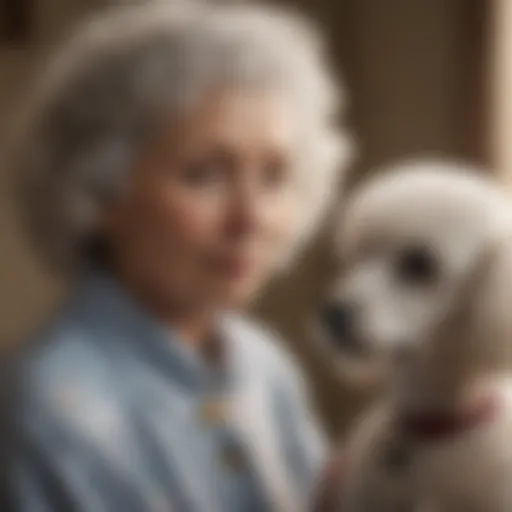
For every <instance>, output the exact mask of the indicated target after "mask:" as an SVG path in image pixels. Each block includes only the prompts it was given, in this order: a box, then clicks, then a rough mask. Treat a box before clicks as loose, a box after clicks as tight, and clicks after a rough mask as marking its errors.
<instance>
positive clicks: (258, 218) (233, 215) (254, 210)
mask: <svg viewBox="0 0 512 512" xmlns="http://www.w3.org/2000/svg"><path fill="white" fill-rule="evenodd" d="M268 213H269V212H268V211H267V209H266V208H265V200H264V198H263V197H262V195H261V194H259V193H258V191H256V190H246V191H243V192H239V193H237V197H236V199H235V200H234V201H233V204H232V207H231V211H230V230H231V233H232V235H234V236H247V235H250V234H253V233H254V232H257V231H258V230H259V229H261V227H262V226H263V225H264V223H265V219H266V217H267V215H268Z"/></svg>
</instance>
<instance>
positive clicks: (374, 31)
mask: <svg viewBox="0 0 512 512" xmlns="http://www.w3.org/2000/svg"><path fill="white" fill-rule="evenodd" d="M294 3H296V2H294ZM300 3H301V4H302V6H303V7H304V8H305V9H308V10H309V11H312V12H314V13H315V15H316V16H318V18H319V19H320V20H322V21H324V22H325V23H326V26H327V27H328V28H329V30H330V33H331V36H332V39H333V41H334V49H335V54H336V59H335V60H336V61H337V62H342V63H343V65H344V66H343V67H344V68H345V71H346V72H345V75H346V81H347V83H348V85H349V87H350V89H351V96H352V98H353V102H352V108H351V110H350V112H349V114H348V118H349V119H348V122H349V123H350V124H351V125H352V126H353V127H354V130H355V131H356V134H357V135H358V137H359V143H360V152H361V159H360V162H359V163H358V165H357V166H356V170H357V171H359V172H358V173H357V174H356V173H354V176H361V171H363V170H366V169H368V168H371V167H372V166H374V165H375V164H381V163H383V162H386V161H390V160H393V159H395V158H397V157H401V156H403V155H410V154H415V153H417V152H419V151H434V152H436V153H442V154H446V153H448V154H451V155H465V156H468V157H474V156H479V155H481V148H480V147H479V145H478V138H479V136H480V133H479V130H476V131H475V130H474V129H473V128H472V129H468V128H471V127H474V126H478V124H479V123H478V122H477V121H478V119H479V114H478V113H479V111H480V101H479V96H480V88H479V86H478V76H479V73H478V69H479V66H480V60H479V54H478V51H479V50H478V37H479V36H478V37H477V38H476V44H475V34H479V32H478V30H476V32H475V26H476V28H478V25H479V22H478V19H476V24H475V13H474V12H473V11H472V10H471V7H470V6H471V4H474V3H473V2H465V1H463V0H451V1H450V2H447V1H446V0H386V1H385V2H384V1H380V0H352V1H340V0H316V1H315V2H313V0H302V1H301V2H300ZM91 4H93V2H91V1H90V0H81V1H80V2H78V1H77V0H39V4H38V12H39V15H40V24H39V30H38V34H37V38H38V43H37V44H35V45H33V46H32V47H30V48H26V49H23V48H18V49H5V48H2V49H0V112H1V113H2V115H1V117H0V140H5V138H6V135H7V134H8V133H9V128H10V126H11V119H12V116H13V115H14V113H15V111H16V108H17V107H18V105H19V102H20V101H21V98H22V94H23V92H24V90H25V86H26V85H27V83H30V81H31V77H32V76H33V72H34V71H33V69H34V62H36V61H38V60H39V57H38V55H39V54H40V53H41V52H42V51H44V50H45V49H46V47H47V46H48V42H50V41H52V40H54V39H55V38H57V37H58V35H59V34H60V33H61V32H62V30H63V28H64V27H66V26H67V25H68V24H69V23H70V22H71V21H72V20H74V19H76V18H77V17H79V16H80V15H81V14H82V13H83V12H85V11H87V10H88V9H89V8H90V7H91ZM0 156H1V155H0ZM2 171H3V172H2V174H0V236H1V239H0V283H1V286H0V337H1V338H2V339H5V340H6V341H9V340H14V339H17V338H18V337H19V336H20V335H22V334H23V333H24V332H26V330H27V329H29V328H31V326H32V325H33V324H34V323H35V322H36V321H37V319H38V318H40V317H41V316H42V315H43V312H44V311H45V310H46V309H47V307H48V305H49V304H50V303H51V302H52V300H53V298H54V297H55V294H56V288H55V287H54V286H53V283H52V282H51V281H50V280H49V279H48V278H45V277H44V276H43V275H42V274H41V273H40V271H39V269H38V267H37V266H36V265H35V263H34V262H33V261H32V260H31V258H30V256H29V255H28V253H27V251H26V248H25V247H24V245H23V244H22V242H21V240H20V237H19V235H18V232H17V229H16V225H15V214H14V212H13V209H12V204H11V196H10V192H9V188H8V186H7V183H8V181H9V176H7V174H6V172H5V168H2ZM334 263H335V262H334V261H333V260H332V259H331V258H329V251H328V242H327V237H326V236H324V237H323V238H321V240H320V241H319V242H317V244H316V245H315V247H314V248H313V249H312V250H311V251H310V252H309V254H308V255H307V256H306V257H305V258H304V259H303V260H302V261H301V262H300V264H299V266H298V268H297V269H296V270H295V271H294V272H293V273H292V274H291V275H290V276H288V277H286V278H283V279H282V280H281V281H280V282H279V283H276V286H274V287H273V289H272V290H271V291H270V293H269V294H268V295H267V296H266V297H265V299H264V301H263V303H262V304H261V306H260V307H259V308H258V310H259V312H260V313H261V314H262V315H263V316H265V317H266V318H267V319H268V320H269V321H270V322H272V324H273V325H275V326H276V327H278V328H279V329H280V330H281V331H282V332H283V333H284V334H285V335H286V337H287V338H288V339H289V340H292V341H293V346H294V347H296V348H297V350H298V353H299V355H300V357H301V358H302V360H303V361H304V362H305V366H306V368H307V369H308V370H309V371H310V372H311V373H312V375H313V377H314V383H315V389H316V391H318V398H319V404H320V407H321V410H322V411H323V412H324V414H325V417H326V418H327V420H328V424H329V426H330V427H331V428H332V429H333V430H334V431H337V430H339V429H340V428H341V427H342V426H343V425H344V422H345V419H346V417H347V415H348V414H349V413H351V412H353V410H354V409H355V408H356V407H358V404H359V400H356V399H355V398H356V395H355V393H354V391H353V390H349V389H348V387H347V386H346V385H345V384H344V383H342V382H340V380H339V379H338V378H336V376H335V374H334V372H332V371H330V369H329V368H328V366H327V365H326V364H325V362H324V361H323V359H322V358H321V357H320V356H318V355H317V351H316V349H315V348H314V343H313V342H312V339H311V336H310V335H309V333H308V331H307V329H306V328H305V320H306V319H308V318H310V316H311V312H312V311H313V310H314V306H315V304H316V303H317V301H318V300H319V299H320V298H321V296H322V293H323V289H324V287H325V284H326V283H327V282H328V281H329V278H330V276H331V275H332V272H333V269H334V266H335V265H334Z"/></svg>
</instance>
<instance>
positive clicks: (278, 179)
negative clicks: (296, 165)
mask: <svg viewBox="0 0 512 512" xmlns="http://www.w3.org/2000/svg"><path fill="white" fill-rule="evenodd" d="M288 179H289V173H288V166H287V165H286V163H285V162H283V161H282V160H280V159H275V160H271V161H269V162H267V163H266V164H265V166H264V168H263V182H264V185H265V187H267V188H271V189H276V188H280V187H283V186H284V185H286V184H287V183H288Z"/></svg>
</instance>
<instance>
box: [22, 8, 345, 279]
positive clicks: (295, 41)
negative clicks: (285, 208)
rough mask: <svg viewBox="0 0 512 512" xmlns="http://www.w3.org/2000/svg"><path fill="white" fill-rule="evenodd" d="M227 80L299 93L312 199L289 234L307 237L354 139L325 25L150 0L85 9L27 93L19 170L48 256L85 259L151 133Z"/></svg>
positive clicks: (34, 234) (265, 11)
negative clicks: (328, 55) (347, 129)
mask: <svg viewBox="0 0 512 512" xmlns="http://www.w3.org/2000/svg"><path fill="white" fill-rule="evenodd" d="M219 86H222V87H226V86H227V87H231V86H233V87H276V86H278V87H281V88H283V87H284V88H286V92H287V94H288V95H289V96H290V98H291V99H292V100H293V101H294V102H295V105H296V108H297V112H300V115H301V116H302V117H301V118H300V126H301V128H302V130H301V132H302V133H301V136H302V140H301V141H300V144H299V147H298V148H297V166H298V167H299V168H300V169H301V170H302V172H301V174H300V176H301V177H302V178H303V180H302V192H303V194H304V196H303V205H304V207H303V211H302V212H301V214H302V217H303V218H302V219H301V221H300V229H297V233H296V236H295V239H294V244H293V245H294V246H297V242H300V241H303V240H305V239H306V236H305V235H306V234H309V233H311V230H312V229H311V228H313V227H314V226H316V225H317V224H318V220H319V218H320V216H321V214H322V212H323V211H325V208H326V206H327V205H328V204H329V196H330V194H331V193H332V191H333V190H336V181H337V179H338V173H337V172H336V170H337V169H340V168H342V165H341V161H340V158H341V157H342V156H343V155H346V153H347V151H346V149H347V148H348V144H347V143H346V142H347V141H346V137H344V136H343V135H342V134H341V133H339V132H338V131H337V129H336V127H335V123H334V122H333V121H334V119H333V115H334V114H335V113H337V110H338V106H339V102H338V100H339V98H340V91H339V90H338V89H337V88H336V87H335V81H334V80H333V79H332V77H331V76H330V73H329V69H328V65H327V63H326V59H325V50H324V47H323V44H322V40H321V38H320V37H319V36H318V31H316V30H315V29H314V27H312V25H311V24H310V23H309V22H308V21H306V20H304V19H303V18H302V17H300V16H298V15H296V14H295V13H290V12H288V11H283V10H279V9H275V8H269V7H261V6H251V5H246V4H243V5H215V6H210V5H208V4H203V3H199V2H197V3H196V2H192V1H191V0H185V1H183V2H179V1H176V0H175V1H153V2H147V3H144V4H141V5H131V6H124V7H118V8H114V9H112V10H110V11H107V12H104V13H102V14H101V15H100V16H97V17H95V18H93V19H91V20H89V21H88V23H86V24H85V26H84V27H83V28H82V30H80V31H79V32H78V33H77V34H76V35H75V37H74V38H72V40H71V41H69V42H68V44H67V45H66V46H65V48H64V49H63V51H62V52H61V53H60V54H59V55H58V56H57V59H56V60H55V62H53V64H52V65H51V66H50V68H49V71H48V73H47V74H45V80H44V81H43V83H41V84H39V86H38V89H37V94H36V95H35V97H34V98H33V99H34V100H35V101H34V102H31V105H30V108H29V111H28V112H29V115H28V117H27V118H25V121H28V122H27V123H25V124H24V130H23V131H22V137H21V139H20V145H19V146H18V148H17V151H16V153H15V159H14V169H13V170H14V172H15V176H16V177H17V178H19V183H20V191H21V200H22V206H23V212H24V214H25V219H26V221H27V223H26V224H27V226H28V228H29V233H30V234H31V238H32V240H33V241H34V242H35V243H36V247H37V248H38V249H39V250H40V252H41V254H42V256H43V257H44V259H45V260H46V262H47V263H49V264H50V265H51V266H52V267H54V268H56V269H58V270H59V271H60V272H62V271H63V270H64V269H67V270H69V269H76V268H77V266H79V265H80V264H81V263H84V259H85V258H86V254H85V253H86V251H85V248H86V246H87V243H88V240H89V239H90V238H91V236H92V235H93V234H94V229H95V223H96V219H97V218H98V212H99V211H101V208H102V206H103V205H104V204H105V201H108V200H111V198H112V197H113V195H114V194H115V193H117V192H118V191H119V190H120V189H121V187H122V182H123V178H124V177H125V176H126V174H127V172H128V171H129V170H130V167H131V165H130V163H131V162H132V161H133V158H134V156H135V155H136V153H137V152H138V151H140V150H141V147H142V146H143V145H144V144H145V143H147V141H148V137H151V136H152V134H154V132H155V130H158V129H159V123H161V122H164V121H165V120H168V119H169V116H172V115H175V114H176V113H177V112H179V110H180V109H183V108H184V106H185V105H190V104H191V103H193V102H194V101H196V100H197V98H198V97H199V96H200V95H201V94H204V93H205V92H206V91H207V90H208V89H210V90H211V88H212V87H219ZM164 118H165V119H164Z"/></svg>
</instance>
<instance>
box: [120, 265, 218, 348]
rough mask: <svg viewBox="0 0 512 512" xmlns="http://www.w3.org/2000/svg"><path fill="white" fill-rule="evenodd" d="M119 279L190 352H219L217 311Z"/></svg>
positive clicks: (130, 279) (129, 278)
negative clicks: (177, 336) (176, 334)
mask: <svg viewBox="0 0 512 512" xmlns="http://www.w3.org/2000/svg"><path fill="white" fill-rule="evenodd" d="M118 279H120V282H121V283H122V284H123V285H124V287H125V289H126V290H127V291H128V293H130V294H131V295H132V296H133V297H134V298H135V299H136V300H137V301H138V302H140V303H141V304H142V305H143V307H144V308H145V309H146V310H148V311H150V313H151V314H152V315H153V316H155V318H157V319H158V320H159V322H160V323H161V324H162V325H164V326H167V327H168V328H169V330H173V331H175V332H178V333H179V339H180V340H181V341H182V343H185V344H186V345H187V346H189V347H190V348H191V349H193V350H195V351H198V352H201V353H203V354H206V355H207V357H208V358H209V357H213V356H212V353H213V354H215V353H216V351H217V348H216V346H217V341H216V339H217V336H216V334H217V317H218V311H216V310H215V309H214V308H213V307H209V306H207V305H204V304H199V303H194V302H193V301H189V302H187V301H181V300H178V299H176V298H173V297H172V296H171V295H170V294H166V293H162V292H160V291H158V290H155V289H154V288H152V287H151V286H148V285H147V284H144V283H142V282H141V280H138V279H136V278H135V277H134V276H128V275H126V274H123V273H119V274H118Z"/></svg>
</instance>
